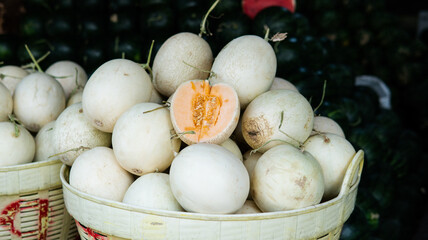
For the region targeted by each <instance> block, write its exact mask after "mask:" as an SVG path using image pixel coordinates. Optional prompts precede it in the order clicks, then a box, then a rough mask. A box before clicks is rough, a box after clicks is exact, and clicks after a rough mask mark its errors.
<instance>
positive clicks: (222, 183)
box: [0, 32, 355, 214]
mask: <svg viewBox="0 0 428 240" xmlns="http://www.w3.org/2000/svg"><path fill="white" fill-rule="evenodd" d="M36 63H37V61H36ZM8 67H11V66H8ZM4 68H6V66H5V67H2V68H0V73H2V74H3V75H2V76H8V78H6V77H2V81H1V84H0V92H1V95H0V96H1V101H0V103H1V105H0V110H1V111H0V119H1V121H2V122H1V123H0V166H10V165H18V164H23V163H28V162H31V161H33V160H35V161H42V160H50V159H60V160H61V161H62V162H63V163H64V164H66V165H69V166H71V170H70V180H69V181H70V185H71V186H73V187H75V188H76V189H78V190H80V191H82V192H85V193H88V194H91V195H93V196H97V197H100V198H104V199H109V200H113V201H119V202H123V203H126V204H130V205H134V206H139V207H143V208H150V209H162V210H170V211H188V212H197V213H204V214H237V213H238V214H245V213H261V212H273V211H285V210H292V209H299V208H304V207H307V206H311V205H315V204H318V203H320V202H322V201H327V200H330V199H332V198H334V197H336V196H337V195H338V193H339V190H340V187H341V184H342V181H343V178H344V175H345V172H346V170H347V167H348V165H349V163H350V161H351V160H352V158H353V156H354V155H355V149H354V148H353V146H352V145H351V144H350V143H349V142H348V141H347V139H346V138H345V136H344V134H343V131H342V129H341V128H340V126H339V125H338V124H337V123H336V122H334V121H333V120H332V119H329V118H327V117H323V116H316V115H315V113H314V110H313V109H312V107H311V104H310V103H309V102H308V100H307V99H306V98H305V97H304V96H303V95H301V94H300V93H299V91H298V90H297V88H296V87H294V86H293V84H291V83H290V82H288V81H286V80H285V79H281V78H277V77H275V73H276V56H275V53H274V51H273V49H272V45H271V44H270V43H269V39H267V38H265V39H263V38H261V37H259V36H255V35H245V36H241V37H238V38H236V39H234V40H232V41H231V42H229V43H228V44H227V45H226V46H224V48H223V49H222V50H221V51H220V52H219V54H218V55H217V56H213V54H212V51H211V48H210V46H209V44H208V43H207V42H206V41H205V40H204V38H203V37H201V36H198V35H196V34H193V33H187V32H186V33H185V32H183V33H178V34H176V35H173V36H171V37H170V38H169V39H168V40H167V41H165V43H164V44H163V45H162V46H161V48H160V49H159V51H158V52H157V53H156V56H155V57H154V61H153V64H152V66H151V67H150V64H149V63H147V64H141V63H136V62H133V61H131V60H127V59H112V60H110V61H108V62H105V63H104V64H102V65H101V66H99V67H98V69H97V70H96V71H95V72H94V73H93V74H92V75H91V76H90V77H89V79H88V78H87V76H86V74H85V72H84V70H83V69H82V68H81V67H80V66H79V65H77V64H76V63H72V62H70V61H61V62H58V63H55V64H54V65H52V66H51V67H49V68H48V69H47V70H46V71H45V72H43V71H42V69H40V68H39V69H37V71H33V72H28V71H27V72H26V71H21V70H22V69H21V70H19V73H18V70H17V72H13V73H12V72H10V73H3V71H4ZM20 74H22V75H20ZM6 79H11V80H16V81H15V85H14V86H13V87H10V86H11V85H9V84H10V82H8V81H6Z"/></svg>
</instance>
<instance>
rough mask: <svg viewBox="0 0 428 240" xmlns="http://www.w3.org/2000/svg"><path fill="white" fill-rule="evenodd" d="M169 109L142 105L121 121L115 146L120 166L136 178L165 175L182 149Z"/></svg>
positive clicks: (131, 109) (119, 121)
mask: <svg viewBox="0 0 428 240" xmlns="http://www.w3.org/2000/svg"><path fill="white" fill-rule="evenodd" d="M173 135H174V130H173V127H172V123H171V118H170V113H169V110H168V109H167V108H165V107H163V106H162V105H160V104H157V103H150V102H145V103H139V104H136V105H134V106H133V107H131V108H130V109H129V110H127V111H126V112H124V113H123V114H122V115H121V116H120V118H119V119H118V121H117V123H116V125H115V127H114V129H113V135H112V145H113V150H114V153H115V155H116V157H117V160H118V162H119V164H120V165H121V166H122V167H123V168H124V169H126V170H127V171H129V172H130V173H132V174H134V175H138V176H141V175H144V174H147V173H151V172H156V171H158V172H162V171H164V170H165V169H167V168H168V167H169V166H170V165H171V162H172V161H173V159H174V157H175V155H176V154H177V153H178V151H179V150H180V145H181V140H180V139H179V138H174V136H173Z"/></svg>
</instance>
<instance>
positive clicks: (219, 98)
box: [170, 80, 239, 144]
mask: <svg viewBox="0 0 428 240" xmlns="http://www.w3.org/2000/svg"><path fill="white" fill-rule="evenodd" d="M170 110H171V118H172V122H173V125H174V128H175V131H176V132H177V133H178V134H179V135H181V136H182V137H180V138H182V140H183V141H184V142H185V143H187V144H193V143H198V142H209V143H221V142H223V141H225V140H226V139H227V138H228V137H229V136H230V135H231V134H232V133H231V132H230V133H228V131H230V130H229V129H230V128H233V129H232V132H233V130H234V128H235V127H236V124H237V121H238V118H239V100H238V95H237V93H236V91H235V90H234V89H233V87H231V86H229V85H227V84H223V83H221V84H216V85H214V86H210V84H209V82H208V81H207V80H193V81H188V82H185V83H183V84H181V85H180V87H179V88H178V89H177V90H176V91H175V93H174V96H173V98H172V102H171V107H170ZM235 122H236V123H235ZM191 132H192V133H191ZM180 133H185V134H180ZM224 135H228V136H227V137H226V138H225V137H224ZM223 138H224V139H223Z"/></svg>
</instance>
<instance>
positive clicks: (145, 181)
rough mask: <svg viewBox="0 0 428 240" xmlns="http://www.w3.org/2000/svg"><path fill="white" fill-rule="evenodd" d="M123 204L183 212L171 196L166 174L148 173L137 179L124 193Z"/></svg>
mask: <svg viewBox="0 0 428 240" xmlns="http://www.w3.org/2000/svg"><path fill="white" fill-rule="evenodd" d="M123 202H124V203H127V204H130V205H135V206H140V207H144V208H151V209H162V210H169V211H184V210H183V208H182V207H181V206H180V204H179V203H178V202H177V200H176V199H175V197H174V195H173V194H172V191H171V186H170V184H169V175H168V174H166V173H148V174H144V175H143V176H141V177H139V178H137V179H136V180H135V181H134V182H133V183H132V184H131V186H129V188H128V190H127V191H126V193H125V196H124V197H123Z"/></svg>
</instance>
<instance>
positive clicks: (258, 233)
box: [60, 150, 364, 240]
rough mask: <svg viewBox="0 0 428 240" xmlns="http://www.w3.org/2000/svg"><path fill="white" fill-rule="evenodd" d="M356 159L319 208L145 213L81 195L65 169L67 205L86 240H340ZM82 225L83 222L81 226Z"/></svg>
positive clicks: (352, 196) (359, 158) (356, 175)
mask: <svg viewBox="0 0 428 240" xmlns="http://www.w3.org/2000/svg"><path fill="white" fill-rule="evenodd" d="M363 155H364V154H363V152H362V151H361V150H360V151H358V152H357V154H356V155H355V156H354V159H353V160H352V162H351V164H350V165H349V167H348V170H347V173H346V175H345V178H344V181H343V184H342V188H341V192H340V194H339V196H337V197H336V198H334V199H332V200H329V201H327V202H323V203H321V204H317V205H314V206H310V207H306V208H302V209H297V210H291V211H280V212H270V213H257V214H227V215H217V214H199V213H189V212H174V211H164V210H155V209H146V208H141V207H135V206H131V205H128V204H123V203H119V202H115V201H109V200H105V199H102V198H98V197H94V196H92V195H89V194H86V193H83V192H80V191H79V190H77V189H75V188H73V187H72V186H70V185H69V184H68V174H69V170H70V168H69V167H67V166H65V165H63V167H62V169H61V175H60V176H61V181H62V183H63V191H64V200H65V204H66V207H67V209H68V211H69V212H70V214H71V215H72V216H73V217H74V219H76V223H77V226H78V229H79V234H80V237H81V239H99V240H105V239H168V240H169V239H183V240H184V239H186V240H187V239H204V240H211V239H212V240H219V239H222V240H223V239H231V240H236V239H254V240H260V239H269V240H271V239H322V240H327V239H339V238H340V233H341V230H342V226H343V224H344V223H345V221H346V220H347V219H348V218H349V216H350V215H351V213H352V211H353V209H354V206H355V200H356V196H357V190H358V183H359V180H360V177H361V171H362V167H363V162H364V161H363ZM77 221H78V222H77Z"/></svg>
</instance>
